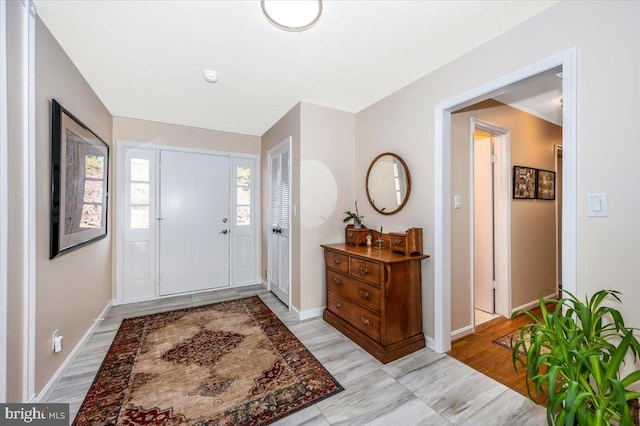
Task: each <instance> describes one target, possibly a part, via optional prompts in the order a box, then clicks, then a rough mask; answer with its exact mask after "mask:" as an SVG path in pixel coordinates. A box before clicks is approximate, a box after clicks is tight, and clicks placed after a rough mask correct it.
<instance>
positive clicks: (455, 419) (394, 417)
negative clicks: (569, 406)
mask: <svg viewBox="0 0 640 426" xmlns="http://www.w3.org/2000/svg"><path fill="white" fill-rule="evenodd" d="M253 295H258V296H260V297H261V298H262V300H263V301H264V302H265V303H266V304H267V306H269V308H271V310H272V311H273V312H275V313H276V314H277V315H278V317H279V318H280V319H281V320H282V322H284V323H285V324H286V325H287V326H288V327H289V328H290V329H291V331H292V332H293V333H294V334H295V335H296V336H297V337H298V339H300V341H302V343H304V345H305V346H306V347H307V348H308V349H309V350H310V351H311V352H312V353H313V354H314V355H315V357H316V358H317V359H318V360H319V361H320V362H321V363H322V364H323V365H324V366H325V368H327V370H329V372H331V374H333V376H334V377H335V378H336V379H337V380H338V381H339V382H340V384H342V386H343V387H344V388H345V390H344V391H343V392H341V393H339V394H337V395H334V396H332V397H330V398H328V399H326V400H323V401H320V402H319V403H317V404H315V405H312V406H310V407H307V408H306V409H304V410H301V411H299V412H297V413H294V414H292V415H290V416H288V417H285V418H284V419H282V420H280V421H279V422H277V423H275V424H277V425H363V424H368V425H402V426H408V425H450V424H461V425H514V424H517V425H519V426H525V425H545V424H546V423H547V422H546V417H545V411H544V409H543V408H541V407H538V406H534V405H532V404H531V403H530V402H529V400H527V399H526V398H525V397H523V396H521V395H520V394H518V393H517V392H514V391H512V390H511V389H509V388H507V387H505V386H503V385H501V384H500V383H498V382H496V381H494V380H492V379H490V378H488V377H487V376H484V375H483V374H481V373H478V372H477V371H475V370H473V369H471V368H470V367H467V366H466V365H464V364H462V363H461V362H459V361H457V360H455V359H453V358H451V357H449V356H447V355H446V354H439V353H436V352H433V351H431V350H430V349H426V348H425V349H422V350H420V351H417V352H414V353H413V354H411V355H408V356H406V357H404V358H401V359H399V360H397V361H394V362H391V363H389V364H386V365H384V364H382V363H380V362H379V361H378V360H376V359H375V358H373V357H372V356H371V355H369V354H368V353H367V352H365V351H364V350H363V349H361V348H360V347H359V346H357V345H356V344H355V343H353V342H352V341H351V340H349V339H348V338H346V337H345V336H344V335H342V334H341V333H340V332H338V331H337V330H335V329H334V328H333V327H331V326H329V325H328V324H326V323H325V322H324V321H322V319H321V318H315V319H311V320H307V321H303V322H300V321H298V320H297V317H296V315H295V314H294V313H292V312H289V311H288V310H287V308H286V307H285V306H284V305H283V304H282V303H281V302H280V301H279V300H278V299H276V297H275V296H274V295H273V294H271V293H269V292H267V291H266V290H265V289H264V287H262V286H251V287H242V288H235V289H224V290H217V291H211V292H206V293H198V294H193V295H185V296H175V297H171V298H165V299H161V300H157V301H152V302H142V303H133V304H128V305H120V306H114V307H113V308H112V309H111V310H110V311H109V314H108V315H107V317H106V318H105V319H104V320H103V321H102V323H101V324H100V326H99V327H98V328H97V329H96V331H95V333H94V334H93V335H92V336H91V337H90V338H89V339H88V341H87V342H86V343H85V345H84V346H83V347H82V348H81V349H80V350H79V351H78V353H77V356H76V357H75V359H74V360H73V361H72V363H71V364H70V366H69V368H68V369H67V371H66V372H65V374H64V375H63V377H62V378H61V379H60V381H59V382H58V383H57V385H56V386H55V387H54V389H53V391H52V392H51V394H50V396H49V398H48V402H68V403H70V410H71V418H72V419H73V417H75V415H76V413H77V411H78V409H79V407H80V404H81V403H82V400H83V399H84V397H85V395H86V393H87V391H88V390H89V387H90V386H91V383H92V382H93V378H94V376H95V374H96V372H97V371H98V369H99V367H100V364H101V363H102V359H103V358H104V356H105V354H106V352H107V350H108V349H109V346H110V345H111V341H112V340H113V338H114V337H115V334H116V331H117V330H118V327H119V326H120V323H121V321H122V320H123V319H124V318H127V317H133V316H139V315H146V314H151V313H157V312H162V311H166V310H171V309H179V308H185V307H189V306H196V305H202V304H206V303H214V302H218V301H222V300H229V299H235V298H238V297H248V296H253Z"/></svg>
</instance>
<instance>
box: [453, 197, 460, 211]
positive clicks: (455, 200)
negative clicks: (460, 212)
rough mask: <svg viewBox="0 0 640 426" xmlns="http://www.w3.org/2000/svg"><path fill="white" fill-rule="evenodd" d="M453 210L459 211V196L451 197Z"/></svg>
mask: <svg viewBox="0 0 640 426" xmlns="http://www.w3.org/2000/svg"><path fill="white" fill-rule="evenodd" d="M453 208H454V209H459V208H460V196H459V195H454V196H453Z"/></svg>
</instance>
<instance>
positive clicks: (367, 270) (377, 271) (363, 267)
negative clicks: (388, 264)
mask: <svg viewBox="0 0 640 426" xmlns="http://www.w3.org/2000/svg"><path fill="white" fill-rule="evenodd" d="M349 259H350V260H349V264H350V267H351V268H350V270H351V274H350V275H351V276H352V277H355V278H358V279H360V280H363V281H366V282H368V283H371V284H373V285H375V286H377V287H380V282H381V281H382V280H381V279H380V275H381V273H382V265H381V264H379V263H376V262H369V261H367V260H362V259H358V258H357V257H351V258H349Z"/></svg>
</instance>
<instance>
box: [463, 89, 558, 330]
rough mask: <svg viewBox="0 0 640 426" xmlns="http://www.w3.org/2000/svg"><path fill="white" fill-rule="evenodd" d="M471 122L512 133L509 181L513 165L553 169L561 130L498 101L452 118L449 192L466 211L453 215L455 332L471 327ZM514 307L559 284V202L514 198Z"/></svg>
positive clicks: (512, 230) (512, 285)
mask: <svg viewBox="0 0 640 426" xmlns="http://www.w3.org/2000/svg"><path fill="white" fill-rule="evenodd" d="M471 118H476V119H478V120H482V121H485V122H488V123H491V124H494V125H496V126H499V127H503V128H506V129H508V130H509V131H510V139H509V150H510V162H509V176H511V175H512V170H513V166H514V165H518V166H526V167H532V168H537V169H544V170H554V168H555V160H554V155H555V152H554V145H555V144H561V143H562V128H561V127H559V126H557V125H555V124H552V123H549V122H548V121H545V120H542V119H540V118H538V117H534V116H533V115H530V114H527V113H525V112H522V111H520V110H518V109H515V108H511V107H509V106H506V105H504V104H502V103H500V102H497V101H495V100H491V99H490V100H487V101H484V102H481V103H479V104H476V105H474V106H471V107H469V108H465V109H464V110H461V111H459V112H457V113H455V114H452V116H451V193H452V194H456V195H460V196H461V200H462V202H461V205H462V208H460V209H454V210H452V211H451V212H452V213H451V294H452V295H455V298H454V299H453V300H454V301H455V303H453V304H452V306H451V307H452V309H451V329H452V330H458V329H460V328H463V327H465V326H468V325H470V324H471V317H470V312H471V268H470V262H471V228H470V224H471V213H472V212H471V209H470V206H471V199H470V198H471V191H470V188H471V181H472V179H471V175H470V164H471V145H470V141H469V135H470V134H471V133H470V131H471V129H470V123H471ZM507 196H508V197H509V199H510V209H511V306H512V307H514V308H516V307H518V306H522V305H524V304H526V303H529V302H534V301H536V300H537V298H538V296H539V295H540V294H542V295H543V296H547V295H549V294H552V293H553V292H554V291H555V285H556V223H555V216H556V212H555V202H554V201H546V200H514V199H512V197H511V194H507Z"/></svg>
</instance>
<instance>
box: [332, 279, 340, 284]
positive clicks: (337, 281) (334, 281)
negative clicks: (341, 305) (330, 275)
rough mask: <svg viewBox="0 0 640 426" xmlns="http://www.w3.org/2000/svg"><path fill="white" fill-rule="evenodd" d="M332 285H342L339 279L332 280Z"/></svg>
mask: <svg viewBox="0 0 640 426" xmlns="http://www.w3.org/2000/svg"><path fill="white" fill-rule="evenodd" d="M333 283H334V284H335V285H341V284H342V281H340V280H339V279H337V278H334V279H333Z"/></svg>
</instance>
